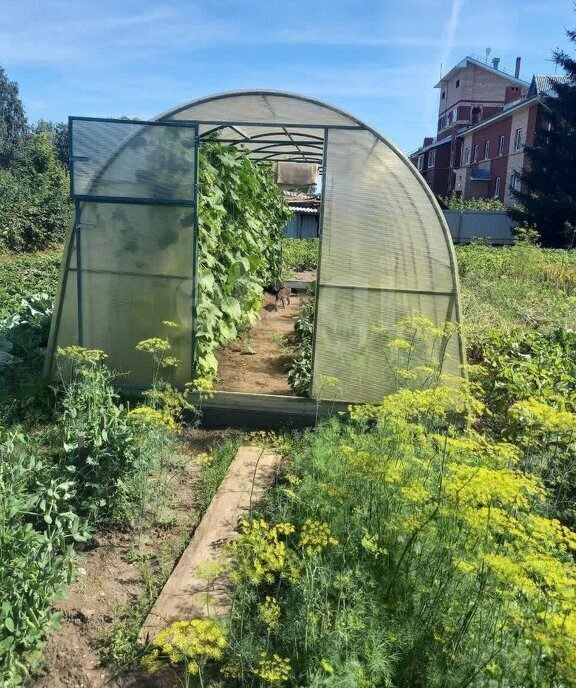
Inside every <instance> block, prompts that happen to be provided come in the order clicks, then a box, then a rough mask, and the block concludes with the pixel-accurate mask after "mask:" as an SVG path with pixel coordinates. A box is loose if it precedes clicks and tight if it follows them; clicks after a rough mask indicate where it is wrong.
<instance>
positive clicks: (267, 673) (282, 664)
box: [253, 652, 292, 683]
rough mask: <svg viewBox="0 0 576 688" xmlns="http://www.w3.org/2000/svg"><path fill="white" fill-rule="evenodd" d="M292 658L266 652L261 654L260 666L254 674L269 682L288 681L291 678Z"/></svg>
mask: <svg viewBox="0 0 576 688" xmlns="http://www.w3.org/2000/svg"><path fill="white" fill-rule="evenodd" d="M291 669H292V668H291V666H290V660H289V659H288V658H283V657H280V656H279V655H276V654H275V655H272V656H270V655H268V654H267V653H266V652H262V653H261V654H260V661H259V663H258V668H257V669H255V670H254V672H253V673H254V675H255V676H258V678H261V679H262V680H263V681H266V682H267V683H286V681H288V679H289V678H290V671H291Z"/></svg>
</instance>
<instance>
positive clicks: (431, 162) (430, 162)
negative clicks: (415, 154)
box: [428, 148, 436, 168]
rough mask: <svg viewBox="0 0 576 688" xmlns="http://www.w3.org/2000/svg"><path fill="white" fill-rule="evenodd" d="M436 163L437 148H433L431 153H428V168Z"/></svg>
mask: <svg viewBox="0 0 576 688" xmlns="http://www.w3.org/2000/svg"><path fill="white" fill-rule="evenodd" d="M434 165H436V149H435V148H433V149H432V150H431V151H430V152H429V153H428V168H430V167H434Z"/></svg>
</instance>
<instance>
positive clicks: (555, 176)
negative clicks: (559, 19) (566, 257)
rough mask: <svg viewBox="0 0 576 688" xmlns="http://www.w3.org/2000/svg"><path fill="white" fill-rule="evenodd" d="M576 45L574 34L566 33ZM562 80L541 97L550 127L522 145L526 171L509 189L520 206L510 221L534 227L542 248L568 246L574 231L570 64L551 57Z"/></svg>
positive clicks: (575, 70)
mask: <svg viewBox="0 0 576 688" xmlns="http://www.w3.org/2000/svg"><path fill="white" fill-rule="evenodd" d="M567 33H568V36H569V38H570V40H571V41H572V42H575V43H576V31H568V32H567ZM554 60H555V62H556V63H557V64H558V65H560V66H561V67H562V68H563V69H564V70H565V72H566V75H567V76H568V81H558V80H557V81H553V82H552V93H551V94H550V95H546V96H544V98H543V107H544V114H545V119H546V121H547V122H549V123H550V127H549V128H548V127H546V128H544V129H539V130H537V131H536V136H535V138H534V145H533V146H526V148H525V151H526V156H527V158H528V160H529V163H530V165H529V168H528V169H526V170H524V172H522V173H521V175H520V179H521V182H522V189H521V190H518V191H513V195H514V197H515V198H516V200H517V201H518V203H519V204H520V205H519V207H516V208H512V209H510V211H509V213H510V215H511V217H513V218H514V219H516V220H520V221H521V222H524V223H527V224H529V225H535V226H536V228H537V230H538V232H539V233H540V236H541V238H542V243H543V244H544V245H546V246H563V245H566V244H567V243H572V242H573V238H574V234H575V233H576V175H575V174H574V170H575V169H576V88H574V87H575V86H576V60H574V59H572V58H571V57H570V56H569V55H568V54H567V53H565V52H563V51H557V52H555V53H554Z"/></svg>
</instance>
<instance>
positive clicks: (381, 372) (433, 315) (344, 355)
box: [312, 287, 461, 403]
mask: <svg viewBox="0 0 576 688" xmlns="http://www.w3.org/2000/svg"><path fill="white" fill-rule="evenodd" d="M413 311H417V312H419V313H423V314H425V315H426V316H427V317H428V318H430V319H431V320H432V321H433V322H435V323H444V322H445V321H446V320H447V319H448V320H452V319H453V318H454V317H455V313H454V300H453V299H452V298H451V297H448V296H430V295H422V294H406V293H401V292H395V293H394V292H384V291H372V290H368V289H341V288H340V289H339V288H334V287H322V288H321V289H320V292H319V295H318V318H317V326H316V342H315V355H314V362H313V363H314V367H313V372H314V379H313V387H312V397H313V398H315V399H316V398H318V399H329V400H337V401H346V402H356V403H365V402H369V403H379V402H381V401H382V399H383V398H384V397H385V396H386V395H387V394H390V393H391V392H394V391H395V390H396V389H397V388H398V382H397V373H398V370H399V369H400V368H404V367H406V356H405V352H404V351H402V350H399V349H397V348H390V346H389V343H390V342H392V341H393V340H394V339H401V338H402V337H404V336H405V334H404V333H403V332H402V331H401V330H400V329H399V328H398V323H399V322H401V321H402V320H403V319H405V318H406V317H407V316H409V315H410V314H411V313H412V312H413ZM433 342H434V345H433ZM445 344H446V343H444V342H442V341H439V340H430V341H429V342H428V343H427V344H426V345H424V344H423V345H422V346H420V345H418V346H417V347H416V348H415V353H414V354H413V356H412V358H411V361H410V367H411V368H413V367H414V366H416V365H423V364H429V363H430V361H431V359H433V360H435V361H436V362H437V363H438V362H440V361H443V362H444V367H443V371H444V372H446V373H451V374H454V375H460V374H461V370H460V368H459V365H460V352H459V344H458V340H457V338H452V339H450V340H449V341H448V342H447V346H446V349H445V351H444V345H445ZM334 378H336V381H335V380H334ZM335 382H336V384H335ZM404 384H405V383H404Z"/></svg>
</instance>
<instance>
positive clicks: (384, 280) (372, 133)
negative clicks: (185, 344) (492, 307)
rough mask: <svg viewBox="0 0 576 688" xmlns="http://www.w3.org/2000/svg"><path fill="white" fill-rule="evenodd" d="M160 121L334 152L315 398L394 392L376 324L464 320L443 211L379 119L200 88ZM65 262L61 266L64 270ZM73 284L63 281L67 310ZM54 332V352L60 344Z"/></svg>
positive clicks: (301, 151) (303, 101) (310, 156)
mask: <svg viewBox="0 0 576 688" xmlns="http://www.w3.org/2000/svg"><path fill="white" fill-rule="evenodd" d="M153 122H154V123H155V124H162V123H165V124H168V125H177V124H178V123H182V124H185V123H188V124H189V125H190V124H192V125H194V126H197V127H198V132H199V138H200V140H202V137H203V136H205V135H210V134H213V133H214V132H215V131H217V132H219V133H220V138H221V139H222V140H223V141H224V142H225V143H227V144H228V143H229V144H230V145H234V144H235V143H237V144H242V145H243V146H244V147H245V148H246V149H247V150H248V151H249V152H250V153H252V154H253V157H254V159H255V160H264V159H269V160H282V159H285V160H298V161H302V162H305V161H307V162H310V161H317V162H319V163H320V162H321V156H320V155H319V152H320V147H321V146H323V155H322V161H323V162H326V159H327V160H328V166H327V169H326V170H325V174H324V175H323V186H324V187H325V194H324V198H323V201H324V202H323V208H322V211H321V226H322V249H323V250H322V252H321V259H320V265H319V280H318V281H319V288H318V290H317V329H316V333H315V334H316V336H315V347H314V383H313V388H312V395H313V396H314V397H317V398H321V397H326V396H330V398H332V396H333V397H334V398H335V399H336V400H341V401H347V402H363V401H377V400H378V399H379V398H381V397H382V396H383V394H385V393H387V392H389V391H392V390H391V387H390V385H389V384H388V380H387V376H388V377H390V371H388V373H386V371H385V370H384V369H385V368H386V365H387V364H386V363H385V361H384V359H383V358H382V355H381V353H378V351H377V349H378V347H379V341H380V340H379V339H378V337H375V334H374V333H375V332H376V331H377V330H379V331H383V330H387V331H388V332H389V333H392V332H393V331H395V330H396V329H397V326H398V323H399V322H400V321H401V319H402V317H404V316H406V315H409V314H410V312H411V311H412V310H420V311H421V312H423V313H424V315H428V316H430V319H431V320H432V321H433V322H434V323H435V324H441V323H442V322H444V321H445V320H455V321H457V322H460V317H461V315H460V304H459V285H458V276H457V270H456V261H455V255H454V249H453V246H452V242H451V239H450V234H449V231H448V227H447V226H446V223H445V220H444V216H443V214H442V212H441V210H440V208H439V206H438V204H437V203H436V201H435V199H434V197H433V195H432V193H431V191H430V189H429V187H428V186H427V185H426V183H425V182H424V180H423V179H422V178H421V176H420V175H419V173H418V172H417V170H416V169H415V168H414V167H413V165H412V164H411V163H410V161H409V160H408V159H407V157H406V156H405V155H404V154H403V153H402V152H401V151H400V150H399V149H398V148H396V147H395V146H394V145H393V144H392V143H391V142H390V141H388V140H387V139H386V138H385V137H384V136H383V135H382V134H380V133H379V132H378V131H377V130H375V129H374V128H372V127H370V126H368V125H366V124H365V123H363V122H362V121H361V120H359V119H358V118H356V117H354V116H352V115H350V114H348V113H346V112H344V111H342V110H340V109H338V108H335V107H333V106H331V105H328V104H325V103H322V102H321V101H318V100H315V99H313V98H309V97H306V96H299V95H295V94H291V93H285V92H282V91H272V90H265V91H264V90H248V91H234V92H230V93H221V94H217V95H214V96H209V97H205V98H200V99H197V100H194V101H191V102H189V103H186V104H184V105H180V106H178V107H176V108H173V109H171V110H168V111H166V112H164V113H162V114H161V115H159V116H158V117H156V118H154V120H153ZM144 124H145V123H144ZM306 144H308V148H306ZM122 150H123V149H122ZM121 153H122V151H120V153H118V152H117V153H116V155H117V154H121ZM71 251H72V253H73V252H74V248H73V247H72V248H71ZM68 267H69V266H63V268H64V269H63V277H64V272H66V270H68ZM65 283H66V280H65V279H63V288H62V289H61V290H60V294H59V302H60V304H59V309H60V310H61V306H62V302H63V298H64V296H65V294H64V291H65ZM346 323H347V325H346ZM56 330H57V326H56V327H53V332H52V333H51V340H52V350H53V349H54V345H55V344H56V343H60V338H59V336H58V332H57V331H56ZM62 343H66V342H62ZM380 343H381V342H380ZM87 344H90V345H92V343H91V342H87ZM445 347H446V351H447V352H448V353H449V354H450V356H451V359H449V363H448V364H447V365H448V370H449V372H452V373H458V374H461V367H460V366H461V364H463V363H464V347H463V342H462V338H461V336H459V335H457V336H456V337H454V338H453V340H452V341H450V342H449V341H448V340H446V342H445ZM100 348H105V347H104V346H102V347H100ZM112 363H113V361H112ZM190 372H191V371H190ZM325 378H331V379H334V378H336V379H337V380H338V385H339V387H340V391H338V392H335V391H334V390H333V389H332V390H330V391H329V392H328V393H327V392H326V391H325V390H323V389H322V387H323V384H322V382H321V380H323V379H325ZM135 382H139V381H138V380H136V381H135ZM142 382H144V384H145V381H144V380H142Z"/></svg>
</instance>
